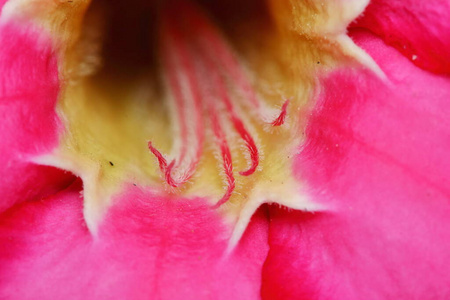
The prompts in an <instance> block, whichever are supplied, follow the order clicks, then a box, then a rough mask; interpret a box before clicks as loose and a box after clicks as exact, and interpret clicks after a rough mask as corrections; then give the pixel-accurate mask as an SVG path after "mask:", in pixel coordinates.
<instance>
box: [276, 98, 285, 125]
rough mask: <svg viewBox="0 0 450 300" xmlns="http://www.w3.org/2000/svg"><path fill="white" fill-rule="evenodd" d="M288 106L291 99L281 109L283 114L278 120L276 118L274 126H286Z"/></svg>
mask: <svg viewBox="0 0 450 300" xmlns="http://www.w3.org/2000/svg"><path fill="white" fill-rule="evenodd" d="M288 105H289V99H288V100H286V101H285V102H284V103H283V106H282V107H281V113H280V115H279V116H278V118H276V119H275V121H273V122H272V126H280V125H283V124H284V121H286V114H287V107H288Z"/></svg>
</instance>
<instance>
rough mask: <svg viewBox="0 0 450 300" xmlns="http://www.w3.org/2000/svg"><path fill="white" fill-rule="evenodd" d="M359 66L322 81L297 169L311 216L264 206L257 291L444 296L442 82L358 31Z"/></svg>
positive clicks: (446, 234)
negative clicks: (364, 64) (372, 65)
mask: <svg viewBox="0 0 450 300" xmlns="http://www.w3.org/2000/svg"><path fill="white" fill-rule="evenodd" d="M352 37H353V38H354V40H355V41H356V43H357V44H358V45H360V46H361V47H362V48H364V49H365V50H366V51H367V52H368V53H369V54H370V55H371V56H372V57H373V58H374V59H375V60H376V61H377V62H378V63H379V65H380V67H381V68H382V69H383V71H385V72H386V74H387V75H388V77H389V80H390V81H391V84H392V85H389V84H385V83H383V82H381V81H380V80H378V79H377V78H376V77H375V76H374V75H373V74H371V73H370V72H368V71H363V70H340V71H337V72H335V73H333V74H332V75H330V76H329V77H328V78H326V79H324V81H323V91H322V93H321V94H320V96H319V99H318V100H317V101H318V102H317V104H316V106H315V108H314V110H313V111H312V114H311V116H310V119H309V123H308V127H307V130H306V135H307V140H306V144H305V145H304V148H303V150H302V153H301V155H300V157H299V161H298V163H297V165H296V169H297V171H299V172H300V173H301V175H302V176H303V178H304V179H305V180H306V181H307V183H308V184H309V187H310V189H309V193H310V195H311V197H312V198H313V199H315V200H316V201H319V202H321V203H323V204H324V205H326V206H328V207H329V208H330V209H329V211H328V212H322V213H316V214H308V213H301V212H289V211H286V210H280V209H277V208H272V209H271V210H270V216H271V222H270V231H269V245H270V252H269V256H268V258H267V261H266V264H265V268H264V272H263V290H262V292H263V296H264V298H265V299H271V300H274V299H283V300H287V299H346V300H351V299H355V300H356V299H449V298H450V274H449V273H448V270H447V269H448V266H449V263H450V230H449V228H450V218H449V216H450V205H449V204H450V203H449V202H450V201H449V200H450V179H449V176H448V173H449V171H450V158H449V153H450V121H449V119H448V116H449V114H450V102H449V101H448V100H449V99H450V80H449V78H446V77H440V76H437V75H433V74H431V73H428V72H426V71H422V70H420V69H418V68H417V67H415V66H414V65H412V64H411V63H410V61H408V60H407V59H405V58H404V57H403V56H401V55H400V54H399V53H398V52H397V51H396V50H395V49H393V48H390V47H387V46H386V45H385V44H384V43H383V42H382V41H380V40H379V39H377V38H375V37H374V36H373V35H371V34H369V33H367V32H355V33H353V34H352Z"/></svg>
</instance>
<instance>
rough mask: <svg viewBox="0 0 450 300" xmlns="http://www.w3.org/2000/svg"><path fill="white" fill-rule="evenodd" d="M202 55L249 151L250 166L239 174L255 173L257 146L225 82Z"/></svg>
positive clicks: (257, 154)
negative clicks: (237, 111)
mask: <svg viewBox="0 0 450 300" xmlns="http://www.w3.org/2000/svg"><path fill="white" fill-rule="evenodd" d="M202 50H203V51H205V52H206V51H207V49H202ZM203 54H204V53H203ZM199 57H200V56H199ZM203 57H204V58H203V60H204V61H205V63H206V64H207V67H208V71H210V75H211V79H212V80H213V81H214V84H213V86H215V87H217V89H218V91H219V96H220V99H221V100H222V102H223V103H224V104H225V107H226V109H227V112H228V114H229V115H230V118H231V122H232V123H233V126H234V129H235V130H236V131H237V132H238V133H239V135H240V136H241V138H242V139H243V140H244V141H245V146H246V147H247V149H248V151H249V153H250V161H251V164H250V168H249V169H248V170H246V171H241V172H239V174H241V175H243V176H249V175H251V174H253V173H255V171H256V168H257V167H258V165H259V152H258V148H257V147H256V144H255V141H254V140H253V137H252V136H251V135H250V133H249V132H248V130H247V129H246V128H245V125H244V123H243V122H242V120H241V119H240V118H239V116H238V115H237V113H236V111H235V109H234V107H233V103H232V102H231V100H230V97H229V95H228V91H227V89H226V87H225V82H224V80H223V78H222V76H221V74H220V71H219V69H218V68H217V66H216V64H215V63H214V62H213V61H212V60H211V59H210V58H209V57H208V56H207V55H204V56H203Z"/></svg>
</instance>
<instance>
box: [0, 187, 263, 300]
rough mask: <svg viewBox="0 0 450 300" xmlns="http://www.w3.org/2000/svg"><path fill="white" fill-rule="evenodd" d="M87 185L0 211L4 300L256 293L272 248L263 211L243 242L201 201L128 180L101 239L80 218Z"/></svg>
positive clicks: (218, 296) (210, 296)
mask: <svg viewBox="0 0 450 300" xmlns="http://www.w3.org/2000/svg"><path fill="white" fill-rule="evenodd" d="M80 188H81V183H80V182H76V183H75V184H74V185H72V186H71V187H69V188H68V189H66V190H64V191H62V192H60V193H59V194H56V195H55V196H52V197H48V198H46V199H43V200H41V201H34V202H26V203H23V204H19V205H16V206H15V207H14V208H12V209H10V210H9V211H8V212H6V213H5V214H3V215H1V216H0V283H1V286H0V298H1V299H170V300H176V299H214V300H215V299H227V300H228V299H257V298H258V297H259V291H260V284H261V281H260V278H261V272H262V270H261V269H262V263H263V261H264V259H265V257H266V255H267V250H268V247H267V216H265V215H264V212H263V210H260V211H259V212H258V213H257V214H256V215H255V216H254V217H253V221H252V223H251V225H250V227H249V228H248V231H247V232H246V234H245V236H244V238H243V240H242V242H241V244H240V246H239V248H238V249H236V250H235V251H234V252H233V254H231V255H230V256H228V257H227V256H226V255H224V253H225V249H226V246H227V241H228V238H229V230H228V229H227V228H226V227H225V226H224V225H223V224H222V223H221V221H220V220H221V217H220V216H219V215H218V211H217V210H213V209H211V208H210V207H209V205H208V204H207V203H205V202H203V201H201V200H192V199H191V200H182V199H174V198H172V199H171V198H165V197H158V196H153V195H151V194H150V193H149V192H146V191H142V190H140V188H139V187H133V186H131V187H130V188H129V189H127V190H126V193H125V194H124V196H122V197H118V198H117V199H116V201H117V205H115V206H114V207H113V208H112V209H111V210H110V211H109V213H108V215H107V216H106V219H105V221H104V223H103V224H102V226H101V228H100V231H99V234H98V237H97V238H93V237H92V236H91V234H90V233H89V232H88V230H87V228H86V226H85V223H84V221H83V216H82V199H81V198H80V193H79V192H80Z"/></svg>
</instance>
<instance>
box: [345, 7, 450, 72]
mask: <svg viewBox="0 0 450 300" xmlns="http://www.w3.org/2000/svg"><path fill="white" fill-rule="evenodd" d="M449 15H450V2H449V1H441V0H430V1H422V0H402V1H392V0H372V1H371V2H370V4H369V6H368V7H367V9H366V10H365V12H364V14H363V16H362V17H361V19H358V20H357V21H356V22H355V23H354V24H353V26H357V27H363V28H366V29H369V30H370V31H372V32H373V33H375V34H377V35H378V36H380V37H381V38H382V39H383V40H384V41H385V42H386V43H388V44H389V45H391V46H393V47H395V48H396V49H397V50H399V51H400V52H401V53H402V54H403V55H405V56H406V57H407V58H409V59H410V60H411V61H413V62H414V63H415V64H416V65H417V66H419V67H420V68H424V69H426V70H430V71H433V72H437V73H446V74H450V60H449V53H450V22H449V21H448V17H449Z"/></svg>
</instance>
